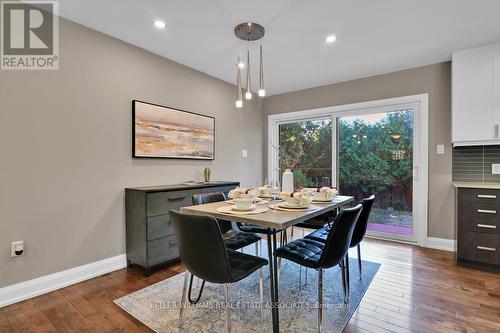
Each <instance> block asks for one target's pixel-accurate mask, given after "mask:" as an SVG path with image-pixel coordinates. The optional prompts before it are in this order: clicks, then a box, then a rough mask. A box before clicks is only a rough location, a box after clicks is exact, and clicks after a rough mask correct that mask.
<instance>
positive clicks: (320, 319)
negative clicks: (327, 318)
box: [318, 268, 323, 333]
mask: <svg viewBox="0 0 500 333" xmlns="http://www.w3.org/2000/svg"><path fill="white" fill-rule="evenodd" d="M322 326H323V269H321V268H320V269H319V270H318V333H321V327H322Z"/></svg>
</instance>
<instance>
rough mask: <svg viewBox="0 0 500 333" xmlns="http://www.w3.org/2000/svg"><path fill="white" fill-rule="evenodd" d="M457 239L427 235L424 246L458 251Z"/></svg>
mask: <svg viewBox="0 0 500 333" xmlns="http://www.w3.org/2000/svg"><path fill="white" fill-rule="evenodd" d="M456 243H457V242H456V241H455V240H454V239H445V238H436V237H427V240H426V242H425V244H424V247H428V248H430V249H435V250H443V251H450V252H456Z"/></svg>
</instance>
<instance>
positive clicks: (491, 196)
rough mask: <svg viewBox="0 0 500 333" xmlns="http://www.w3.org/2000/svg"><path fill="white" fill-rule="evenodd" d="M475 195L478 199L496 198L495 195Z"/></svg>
mask: <svg viewBox="0 0 500 333" xmlns="http://www.w3.org/2000/svg"><path fill="white" fill-rule="evenodd" d="M477 197H478V198H480V199H496V198H497V196H496V195H489V194H478V195H477Z"/></svg>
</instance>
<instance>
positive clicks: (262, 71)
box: [259, 44, 266, 97]
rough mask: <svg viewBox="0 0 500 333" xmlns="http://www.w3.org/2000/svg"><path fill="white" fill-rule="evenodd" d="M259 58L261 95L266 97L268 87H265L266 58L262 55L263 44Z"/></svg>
mask: <svg viewBox="0 0 500 333" xmlns="http://www.w3.org/2000/svg"><path fill="white" fill-rule="evenodd" d="M259 60H260V66H259V96H260V97H264V96H266V89H264V60H263V56H262V44H261V45H260V51H259Z"/></svg>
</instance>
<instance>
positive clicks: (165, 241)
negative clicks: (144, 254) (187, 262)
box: [148, 235, 179, 266]
mask: <svg viewBox="0 0 500 333" xmlns="http://www.w3.org/2000/svg"><path fill="white" fill-rule="evenodd" d="M177 257H179V250H178V248H177V239H176V237H175V235H172V236H168V237H163V238H159V239H155V240H153V241H149V242H148V265H150V266H153V265H156V264H159V263H162V262H165V261H168V260H172V259H175V258H177Z"/></svg>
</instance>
